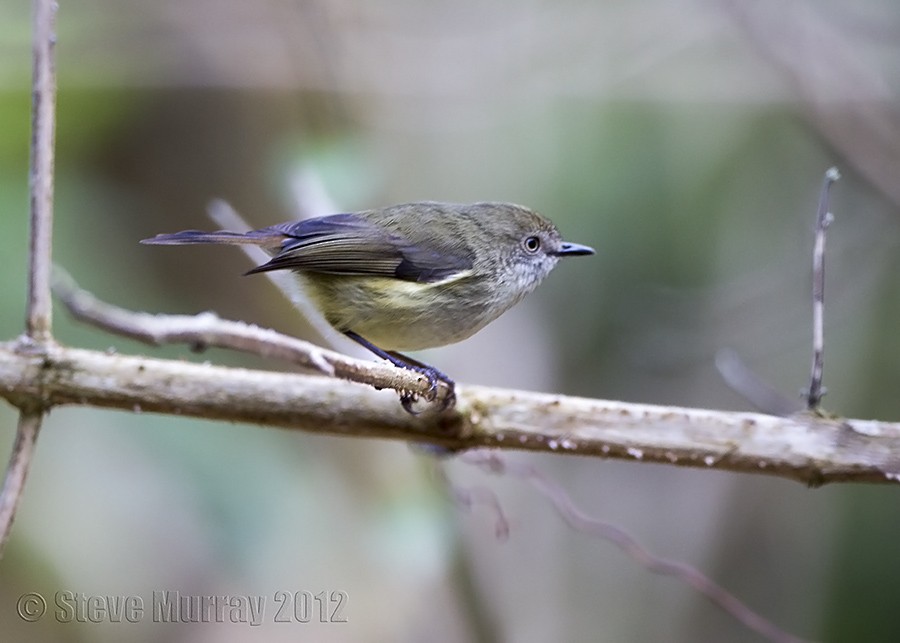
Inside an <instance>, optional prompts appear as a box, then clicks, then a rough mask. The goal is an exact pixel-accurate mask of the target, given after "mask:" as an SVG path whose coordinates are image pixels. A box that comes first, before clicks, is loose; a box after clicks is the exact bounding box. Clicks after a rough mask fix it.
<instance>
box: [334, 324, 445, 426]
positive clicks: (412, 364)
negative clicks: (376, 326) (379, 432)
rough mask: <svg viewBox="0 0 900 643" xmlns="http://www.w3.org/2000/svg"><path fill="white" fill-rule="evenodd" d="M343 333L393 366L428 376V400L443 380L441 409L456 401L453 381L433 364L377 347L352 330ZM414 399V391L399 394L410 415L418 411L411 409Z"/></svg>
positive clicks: (426, 397) (434, 395)
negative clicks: (444, 389)
mask: <svg viewBox="0 0 900 643" xmlns="http://www.w3.org/2000/svg"><path fill="white" fill-rule="evenodd" d="M344 335H346V336H347V337H349V338H350V339H352V340H353V341H354V342H356V343H357V344H359V345H360V346H363V347H365V348H366V349H368V350H370V351H372V352H373V353H374V354H375V355H377V356H378V357H380V358H382V359H386V360H387V361H389V362H390V363H391V364H393V365H394V366H397V367H399V368H405V369H407V370H410V371H414V372H416V373H421V374H422V375H424V376H425V377H426V378H428V383H429V389H428V393H427V394H426V396H425V399H427V400H428V401H429V402H431V401H434V399H435V398H436V397H437V393H438V382H443V383H444V384H446V385H447V391H448V392H447V395H446V397H444V399H443V400H441V410H442V411H443V410H445V409H447V408H449V407H451V406H453V404H455V403H456V393H455V391H454V389H455V382H454V381H453V380H451V379H450V378H449V377H447V375H445V374H444V373H442V372H441V371H439V370H438V369H436V368H435V367H433V366H429V365H428V364H423V363H422V362H420V361H418V360H415V359H413V358H412V357H409V356H407V355H403V354H402V353H398V352H396V351H386V350H382V349H380V348H378V347H377V346H376V345H375V344H373V343H372V342H370V341H369V340H367V339H365V338H363V337H360V336H359V335H357V334H356V333H354V332H353V331H344ZM415 401H416V395H415V393H401V394H400V404H402V405H403V408H404V409H405V410H406V411H407V412H408V413H411V414H412V415H418V413H417V412H416V411H415V410H413V407H412V404H413V402H415Z"/></svg>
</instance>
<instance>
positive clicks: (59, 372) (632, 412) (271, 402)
mask: <svg viewBox="0 0 900 643" xmlns="http://www.w3.org/2000/svg"><path fill="white" fill-rule="evenodd" d="M378 368H388V367H381V366H378ZM457 395H458V402H457V407H456V408H455V409H454V410H453V411H451V412H447V413H444V414H423V415H422V416H411V415H409V414H408V413H406V412H404V411H403V410H402V408H401V407H400V405H399V404H398V403H397V398H396V396H395V395H394V394H392V393H388V392H385V391H375V390H373V389H372V388H371V387H369V386H361V385H359V384H355V383H352V382H345V381H342V380H338V379H334V378H326V377H321V376H314V375H300V374H291V373H278V372H268V371H254V370H246V369H239V368H224V367H220V366H212V365H206V364H193V363H188V362H181V361H171V360H158V359H150V358H142V357H133V356H127V355H116V354H109V353H102V352H97V351H88V350H83V349H77V348H66V347H62V346H57V345H49V346H48V347H46V349H45V350H44V351H43V352H42V353H40V354H36V353H35V352H34V351H29V350H27V347H26V346H23V345H22V344H21V343H15V342H5V343H0V397H4V398H6V399H7V400H9V401H10V402H11V403H13V404H15V405H19V406H21V405H23V404H25V403H27V402H28V401H29V400H34V399H40V400H42V401H43V403H44V404H46V405H47V406H48V407H49V406H59V405H91V406H98V407H107V408H118V409H125V410H134V411H153V412H159V413H171V414H176V415H188V416H193V417H201V418H207V419H213V420H227V421H231V422H246V423H253V424H261V425H266V426H278V427H284V428H291V429H300V430H304V431H311V432H315V433H319V434H335V435H345V436H355V437H365V438H391V439H397V440H405V441H410V442H423V443H431V444H435V445H438V446H440V447H443V448H445V449H449V450H453V451H455V450H465V449H471V448H475V447H495V448H501V449H516V450H529V451H544V452H552V453H560V454H570V455H585V456H599V457H609V458H620V459H626V460H638V461H645V462H661V463H668V464H675V465H681V466H691V467H699V468H704V469H721V470H728V471H741V472H752V473H763V474H768V475H775V476H780V477H784V478H789V479H793V480H799V481H801V482H804V483H806V484H810V485H818V484H824V483H826V482H837V481H854V482H892V483H895V482H897V481H898V471H900V425H898V424H892V423H887V422H875V421H865V420H848V419H847V420H845V419H830V418H825V417H819V416H817V415H814V414H798V415H794V416H791V417H787V418H779V417H774V416H769V415H762V414H758V413H734V412H725V411H713V410H704V409H689V408H678V407H666V406H653V405H645V404H626V403H622V402H611V401H604V400H595V399H587V398H577V397H567V396H563V395H552V394H547V393H531V392H526V391H513V390H503V389H494V388H486V387H475V386H463V385H459V386H458V388H457Z"/></svg>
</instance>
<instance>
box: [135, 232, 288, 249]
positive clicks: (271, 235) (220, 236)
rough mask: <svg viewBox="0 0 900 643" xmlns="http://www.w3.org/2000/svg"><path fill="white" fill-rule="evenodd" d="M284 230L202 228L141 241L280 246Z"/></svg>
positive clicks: (164, 244) (154, 243)
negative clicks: (242, 230) (236, 230)
mask: <svg viewBox="0 0 900 643" xmlns="http://www.w3.org/2000/svg"><path fill="white" fill-rule="evenodd" d="M284 238H285V235H284V233H283V232H280V231H278V230H274V229H272V228H263V229H262V230H253V231H251V232H228V231H227V230H219V231H217V232H203V231H202V230H182V231H181V232H173V233H170V234H158V235H156V236H155V237H150V238H149V239H141V243H143V244H146V245H151V246H184V245H189V244H192V243H224V244H229V245H240V244H250V245H254V246H263V247H272V246H279V245H281V242H282V241H283V240H284Z"/></svg>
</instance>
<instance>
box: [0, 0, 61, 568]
mask: <svg viewBox="0 0 900 643" xmlns="http://www.w3.org/2000/svg"><path fill="white" fill-rule="evenodd" d="M32 11H33V16H32V19H33V25H32V28H33V50H32V51H33V68H32V84H31V93H32V103H31V170H30V175H29V183H30V191H31V228H30V239H29V255H28V258H29V266H28V301H27V303H26V316H25V329H26V333H27V340H26V341H25V342H24V343H25V344H27V345H29V346H35V345H37V346H39V345H41V344H45V343H49V342H51V341H52V337H51V335H50V328H51V313H52V306H51V298H50V270H51V262H52V257H51V248H52V241H53V143H54V136H55V132H56V69H55V64H54V59H53V50H54V45H55V44H56V33H55V24H56V3H55V2H54V1H53V0H35V1H34V3H33V5H32ZM42 402H43V400H41V398H34V399H31V400H26V401H24V402H23V403H22V405H21V406H20V411H21V412H20V415H19V424H18V427H17V429H16V441H15V444H14V445H13V450H12V454H11V455H10V459H9V464H8V465H7V468H6V476H5V477H4V479H3V489H2V490H0V556H2V555H3V551H4V548H5V546H6V542H7V541H8V540H9V534H10V532H11V530H12V524H13V521H14V520H15V517H16V509H17V508H18V506H19V501H20V499H21V497H22V491H23V489H24V487H25V480H26V478H27V477H28V469H29V467H30V465H31V458H32V454H33V453H34V445H35V442H36V440H37V436H38V433H39V432H40V429H41V422H42V421H43V414H44V408H43V406H42Z"/></svg>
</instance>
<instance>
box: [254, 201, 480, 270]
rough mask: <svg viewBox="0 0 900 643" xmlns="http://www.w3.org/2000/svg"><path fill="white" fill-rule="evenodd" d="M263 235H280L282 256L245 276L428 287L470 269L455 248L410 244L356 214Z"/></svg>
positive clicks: (274, 228) (286, 225)
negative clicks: (284, 274)
mask: <svg viewBox="0 0 900 643" xmlns="http://www.w3.org/2000/svg"><path fill="white" fill-rule="evenodd" d="M266 230H269V231H272V232H279V233H281V234H283V235H284V241H283V242H282V244H281V250H280V251H279V252H278V253H277V254H276V255H275V256H274V257H273V258H272V259H271V261H269V262H268V263H265V264H263V265H261V266H259V267H257V268H254V269H253V270H251V271H249V272H248V273H247V274H253V273H258V272H268V271H270V270H304V271H309V272H322V273H329V274H336V275H371V276H381V277H394V278H397V279H403V280H405V281H417V282H423V283H429V282H435V281H440V280H442V279H446V278H447V277H450V276H452V275H455V274H458V273H460V272H462V271H464V270H468V269H470V268H471V267H472V257H471V256H470V255H469V254H468V253H465V252H461V251H460V250H459V249H458V248H457V249H454V250H452V251H451V250H446V249H441V248H439V247H436V246H435V245H434V244H433V243H431V244H429V243H427V242H425V243H422V242H419V243H413V242H412V241H410V240H409V239H408V238H407V237H406V236H404V235H401V234H398V233H394V232H391V231H389V230H386V229H384V228H383V227H381V226H378V225H376V224H373V223H371V222H369V221H368V220H367V219H365V218H362V217H360V216H357V215H355V214H335V215H331V216H328V217H321V218H317V219H306V220H304V221H299V222H296V223H284V224H280V225H277V226H272V227H271V228H267V229H266Z"/></svg>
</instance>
